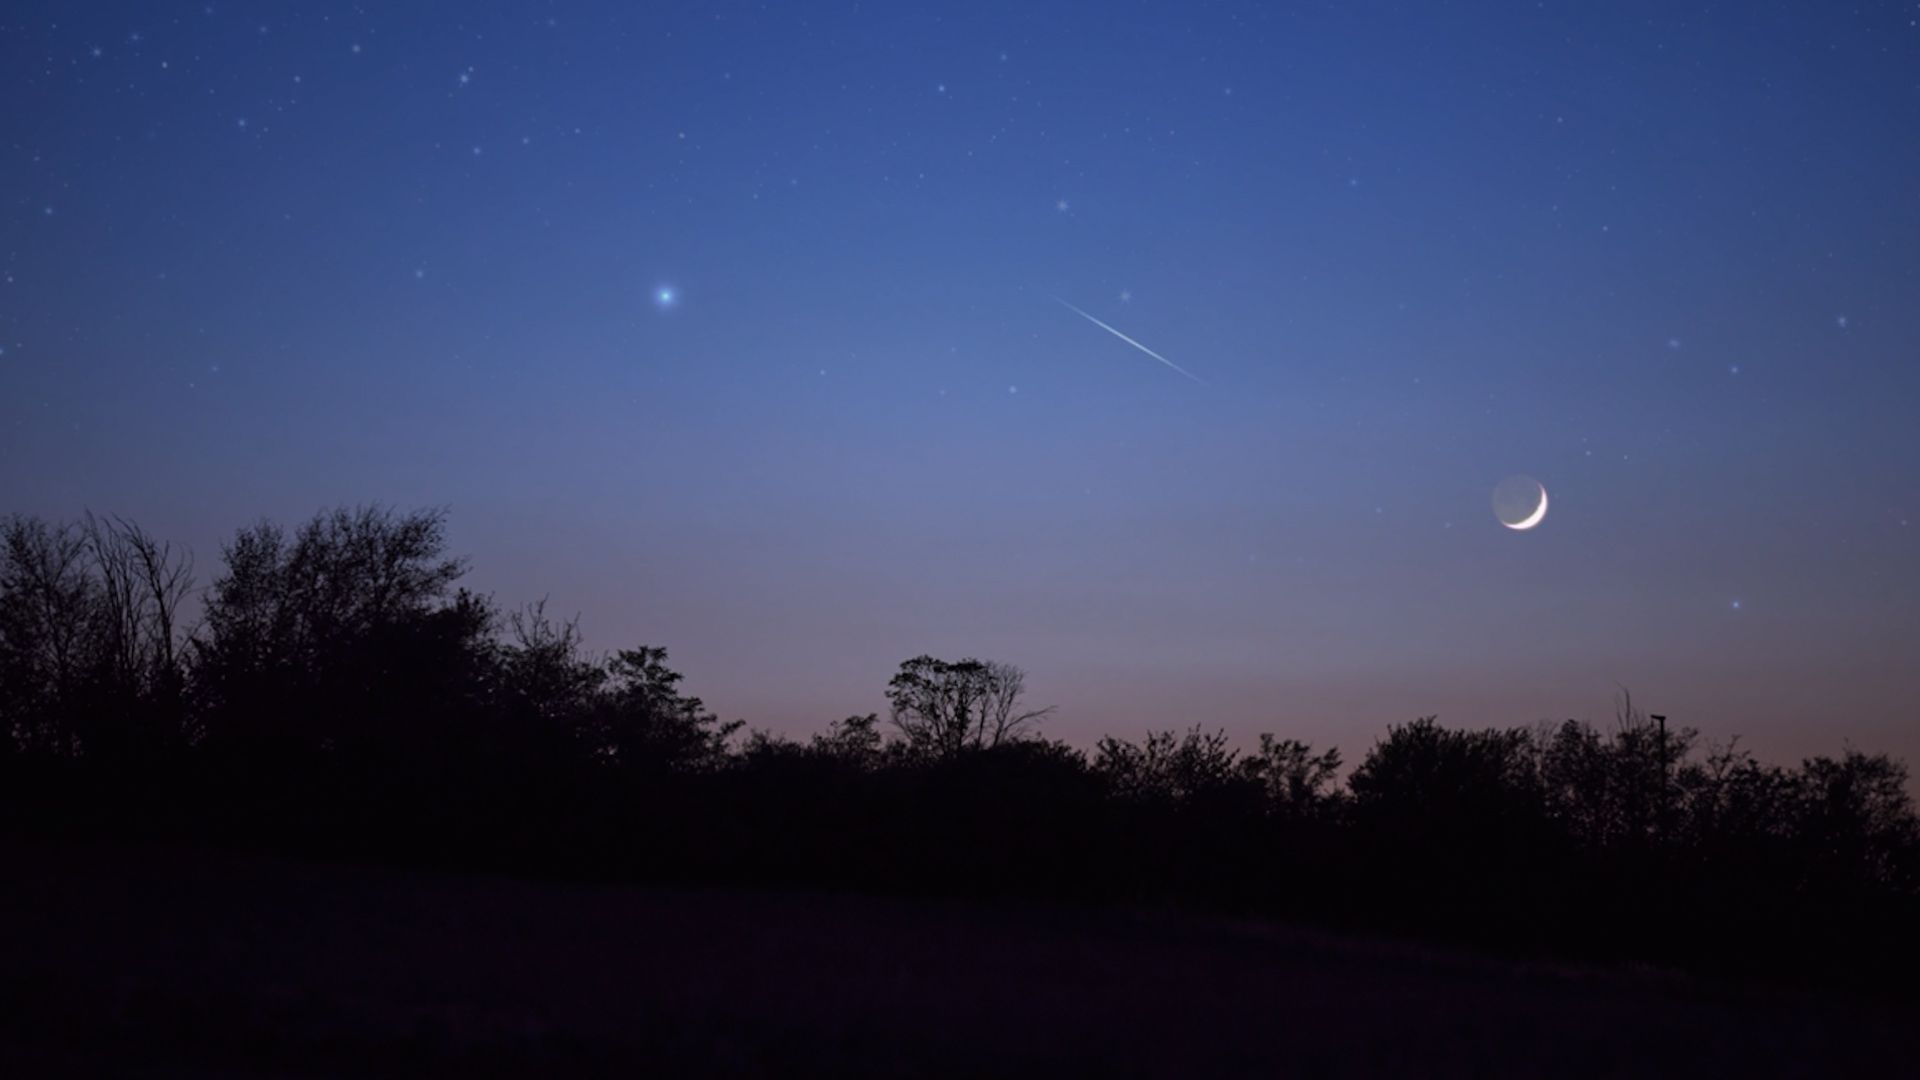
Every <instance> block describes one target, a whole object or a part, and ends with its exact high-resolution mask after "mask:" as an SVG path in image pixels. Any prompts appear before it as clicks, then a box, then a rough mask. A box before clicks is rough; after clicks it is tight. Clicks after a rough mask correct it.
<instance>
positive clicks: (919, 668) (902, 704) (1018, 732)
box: [887, 656, 1053, 757]
mask: <svg viewBox="0 0 1920 1080" xmlns="http://www.w3.org/2000/svg"><path fill="white" fill-rule="evenodd" d="M1025 693H1026V672H1024V671H1022V670H1020V669H1019V668H1017V667H1015V666H1013V665H1012V664H1004V663H1000V662H998V661H994V660H974V659H971V658H969V659H966V660H961V661H959V662H957V663H956V662H950V661H946V660H940V659H936V658H935V657H932V656H916V657H914V658H913V659H911V660H907V661H905V662H903V663H902V664H901V665H900V670H899V671H898V672H896V673H895V674H894V676H893V678H892V679H891V680H890V681H889V682H888V683H887V702H888V704H889V706H890V714H889V719H890V720H891V722H892V723H893V726H894V727H895V728H896V729H898V730H899V732H900V734H901V736H902V737H903V738H905V740H906V743H907V747H908V749H909V750H912V751H914V752H916V753H922V754H930V755H933V756H936V757H943V756H949V755H952V754H957V753H960V752H961V751H963V750H969V749H978V748H980V747H986V746H998V745H1000V744H1001V743H1005V742H1012V741H1015V740H1018V739H1021V738H1024V737H1026V736H1027V735H1028V734H1029V733H1030V732H1031V729H1032V728H1033V727H1035V726H1037V725H1038V724H1039V722H1040V721H1041V720H1043V719H1045V718H1046V717H1047V716H1048V715H1049V714H1051V713H1052V712H1053V707H1052V706H1048V707H1046V708H1044V709H1023V708H1022V707H1021V703H1020V699H1021V697H1022V696H1023V695H1024V694H1025Z"/></svg>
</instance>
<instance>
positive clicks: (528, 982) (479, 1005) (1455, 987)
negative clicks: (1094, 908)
mask: <svg viewBox="0 0 1920 1080" xmlns="http://www.w3.org/2000/svg"><path fill="white" fill-rule="evenodd" d="M7 854H8V859H7V865H8V873H7V875H6V879H5V880H6V884H5V885H4V886H3V887H0V957H4V961H0V964H3V968H0V970H4V979H3V981H0V1005H4V1020H0V1073H3V1074H5V1075H10V1076H34V1075H46V1074H92V1073H105V1074H114V1075H151V1076H246V1077H251V1076H278V1075H344V1074H352V1075H366V1074H369V1073H376V1074H395V1073H420V1072H427V1073H435V1074H440V1075H460V1076H468V1075H500V1074H515V1075H577V1074H580V1073H593V1072H612V1073H622V1074H628V1075H634V1074H638V1073H642V1072H647V1071H650V1067H652V1068H660V1069H664V1070H666V1071H671V1072H676V1073H681V1072H689V1071H692V1072H703V1073H722V1074H734V1075H764V1074H779V1073H793V1072H808V1073H815V1074H821V1075H849V1074H859V1075H874V1074H894V1075H899V1074H906V1075H934V1074H941V1075H945V1074H956V1073H958V1074H975V1075H1007V1074H1010V1073H1017V1074H1064V1073H1080V1072H1087V1071H1093V1072H1098V1073H1101V1074H1106V1075H1195V1074H1214V1075H1222V1074H1225V1075H1233V1074H1240V1075H1302V1076H1356V1075H1362V1076H1363V1075H1446V1076H1472V1075H1488V1074H1505V1075H1536V1076H1561V1077H1571V1076H1645V1075H1717V1076H1732V1075H1756V1074H1759V1075H1803V1076H1817V1075H1837V1074H1860V1075H1911V1071H1910V1070H1911V1068H1912V1063H1913V1062H1914V1061H1915V1060H1916V1058H1915V1054H1916V1052H1920V1030H1917V1029H1920V1025H1916V1024H1915V1023H1914V1021H1915V1020H1916V1019H1917V1017H1916V1012H1915V1010H1913V1009H1912V1008H1911V1007H1908V1006H1900V1005H1894V1004H1888V1003H1862V1002H1858V1001H1842V1000H1816V999H1812V998H1808V997H1804V996H1799V995H1791V994H1786V993H1774V992H1763V991H1757V990H1743V989H1737V988H1728V987H1721V986H1714V985H1711V984H1706V983H1701V982H1696V981H1692V980H1689V979H1686V978H1682V977H1678V976H1669V975H1665V974H1662V973H1655V972H1645V971H1635V972H1620V971H1613V972H1608V971H1596V970H1580V969H1572V968H1557V967H1548V966H1544V965H1533V964H1521V963H1511V962H1505V961H1498V960H1493V959H1487V958H1481V957H1475V956H1469V955H1464V954H1458V953H1448V952H1442V951H1430V950H1423V949H1416V948H1412V947H1407V946H1400V945H1391V944H1380V943H1370V942H1365V941H1357V940H1348V939H1342V938H1338V937H1334V936H1329V935H1323V934H1318V933H1312V932H1306V931H1301V930H1296V929H1290V928H1285V927H1277V926H1266V925H1257V924H1251V923H1232V922H1226V921H1218V920H1211V921H1210V920H1201V919H1195V918H1188V917H1176V916H1172V915H1164V914H1142V913H1129V912H1121V911H1112V910H1109V911H1104V912H1097V913H1095V912H1087V911H1082V910H1077V909H1068V908H1055V907H1039V906H1022V907H1001V906H990V905H980V904H960V903H950V902H939V901H925V902H916V901H905V900H885V899H874V898H862V897H851V896H832V895H823V894H805V893H778V894H776V893H745V892H720V891H693V890H686V891H675V890H663V889H650V888H636V887H624V886H607V887H601V886H588V885H558V884H541V883H523V882H516V881H507V880H495V879H482V878H451V877H435V876H426V875H420V874H411V873H398V872H389V871H382V870H371V869H359V868H343V867H334V866H320V865H310V864H295V863H287V862H273V861H251V860H242V859H237V858H229V857H224V856H221V857H216V856H204V855H178V854H168V855H156V854H142V855H127V854H124V853H98V852H94V853H86V854H74V853H58V854H55V853H50V852H48V851H45V850H40V851H26V852H21V851H17V850H16V851H10V852H8V853H7Z"/></svg>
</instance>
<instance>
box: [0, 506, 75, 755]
mask: <svg viewBox="0 0 1920 1080" xmlns="http://www.w3.org/2000/svg"><path fill="white" fill-rule="evenodd" d="M87 569H88V568H87V550H86V543H85V540H84V539H83V538H82V537H81V535H80V534H79V533H78V532H77V531H76V530H75V529H74V528H73V527H72V526H70V525H49V524H47V523H46V522H44V521H41V520H40V519H38V518H29V517H17V516H16V517H12V518H8V519H7V520H6V521H5V522H0V724H4V726H5V729H6V730H5V732H4V733H0V734H4V736H5V737H6V738H8V739H9V740H10V741H11V743H12V744H13V746H15V747H17V748H19V749H23V750H37V751H43V752H52V753H62V754H71V753H74V752H75V751H76V750H77V740H76V739H75V737H74V733H73V732H72V730H71V727H70V725H69V724H68V723H67V722H66V714H67V713H68V712H70V711H71V709H72V708H73V701H72V698H73V697H74V695H75V693H76V692H77V690H78V689H79V687H80V686H81V685H82V683H83V681H84V680H83V675H84V673H85V669H86V664H87V651H88V643H89V629H90V627H89V622H90V621H91V618H92V610H93V606H94V583H93V580H92V578H91V577H90V576H89V575H88V572H87Z"/></svg>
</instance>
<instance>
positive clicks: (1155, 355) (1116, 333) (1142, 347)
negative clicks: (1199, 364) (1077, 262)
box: [1053, 296, 1207, 386]
mask: <svg viewBox="0 0 1920 1080" xmlns="http://www.w3.org/2000/svg"><path fill="white" fill-rule="evenodd" d="M1053 299H1054V301H1055V302H1057V303H1058V304H1060V306H1062V307H1064V308H1066V309H1067V310H1068V311H1071V312H1073V313H1074V314H1075V315H1078V316H1080V317H1081V318H1083V319H1085V320H1087V321H1088V322H1090V323H1092V324H1093V325H1095V326H1097V327H1099V328H1100V329H1102V330H1105V331H1106V332H1107V333H1109V334H1112V335H1113V336H1114V337H1117V338H1119V339H1120V340H1121V341H1124V342H1126V343H1127V344H1129V345H1131V346H1133V347H1134V348H1136V349H1139V350H1140V351H1141V352H1143V353H1146V354H1147V355H1148V356H1151V357H1153V358H1154V359H1155V360H1158V361H1160V362H1161V363H1163V364H1165V365H1167V366H1168V367H1170V368H1172V369H1173V370H1175V371H1177V372H1179V373H1180V374H1182V375H1185V376H1186V377H1187V378H1189V379H1192V380H1193V381H1194V382H1197V383H1199V384H1200V385H1201V386H1205V385H1207V384H1206V380H1204V379H1202V378H1200V376H1198V375H1195V374H1194V373H1193V372H1191V371H1188V370H1187V369H1186V368H1183V367H1181V366H1180V365H1179V364H1176V363H1174V362H1173V361H1171V360H1169V359H1167V358H1166V357H1164V356H1161V355H1160V354H1159V353H1157V352H1154V351H1153V350H1152V349H1149V348H1147V347H1146V346H1145V345H1142V344H1140V343H1139V342H1137V341H1135V340H1133V339H1132V338H1130V337H1128V336H1127V335H1125V334H1123V333H1121V332H1120V331H1118V330H1115V329H1114V328H1113V327H1111V326H1108V325H1107V324H1106V323H1103V322H1101V321H1100V320H1099V319H1096V318H1094V317H1093V316H1091V315H1089V314H1087V313H1086V312H1084V311H1081V310H1080V309H1079V308H1077V307H1074V306H1073V305H1072V304H1069V303H1067V302H1066V301H1065V300H1061V299H1060V298H1059V297H1057V296H1056V297H1054V298H1053Z"/></svg>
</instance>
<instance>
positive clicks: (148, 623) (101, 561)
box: [80, 514, 193, 693]
mask: <svg viewBox="0 0 1920 1080" xmlns="http://www.w3.org/2000/svg"><path fill="white" fill-rule="evenodd" d="M80 535H81V537H82V538H83V539H84V541H85V544H86V551H87V554H88V556H89V557H90V559H91V561H92V564H93V566H92V569H93V574H94V580H95V582H96V585H97V588H96V594H95V595H96V603H95V605H94V612H93V617H94V626H95V642H96V644H97V647H98V649H99V650H100V653H101V655H99V656H97V657H96V658H95V660H96V664H97V665H98V670H97V676H96V677H99V678H104V679H107V680H110V681H112V682H113V683H115V684H116V685H120V686H125V687H128V688H131V689H134V690H137V691H139V692H142V693H145V692H155V691H159V692H170V691H171V689H172V688H173V687H174V685H175V683H176V680H177V677H178V674H179V665H178V659H179V652H180V637H179V625H180V605H181V603H182V602H183V601H185V600H186V598H187V595H188V594H189V593H190V592H192V591H193V558H192V556H191V554H189V553H187V552H184V551H181V552H177V553H176V552H175V550H174V548H173V545H171V544H167V543H162V542H160V541H158V540H155V539H154V538H153V537H152V536H150V535H148V534H147V532H146V531H145V530H143V529H142V528H140V526H138V525H136V524H134V523H132V522H130V521H127V520H125V519H123V518H118V517H114V518H97V517H94V516H93V515H92V514H88V515H87V516H86V519H85V520H84V522H83V523H82V525H81V527H80Z"/></svg>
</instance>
